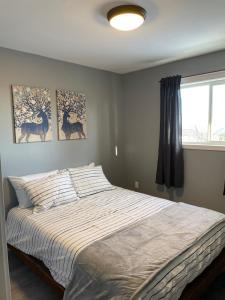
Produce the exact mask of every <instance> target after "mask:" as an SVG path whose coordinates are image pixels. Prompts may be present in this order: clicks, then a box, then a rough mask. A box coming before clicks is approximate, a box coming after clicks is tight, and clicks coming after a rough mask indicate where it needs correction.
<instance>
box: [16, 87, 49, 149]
mask: <svg viewBox="0 0 225 300" xmlns="http://www.w3.org/2000/svg"><path fill="white" fill-rule="evenodd" d="M13 101H14V118H15V134H16V142H17V143H24V142H27V143H28V142H37V141H41V142H45V141H46V140H50V139H51V102H50V92H49V90H48V89H46V88H31V87H27V86H23V85H16V86H13Z"/></svg>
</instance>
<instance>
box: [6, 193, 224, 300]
mask: <svg viewBox="0 0 225 300" xmlns="http://www.w3.org/2000/svg"><path fill="white" fill-rule="evenodd" d="M176 205H177V204H175V203H173V202H171V201H168V200H163V199H159V198H155V197H151V196H148V195H144V194H139V193H135V192H132V191H128V190H124V189H121V188H116V189H115V190H111V191H105V192H101V193H98V194H95V195H91V196H88V197H86V198H82V199H80V200H77V201H75V202H73V203H69V204H66V205H63V206H59V207H55V208H52V209H50V210H49V211H46V212H42V213H40V214H32V210H31V209H19V208H13V209H12V210H10V212H9V214H8V218H7V238H8V243H9V244H11V245H13V246H15V247H16V248H18V249H20V250H21V251H23V252H25V253H27V254H30V255H33V256H35V257H37V258H38V259H40V260H42V261H43V262H44V264H45V265H46V266H47V267H48V268H49V270H50V272H51V274H52V276H53V278H54V279H55V280H56V281H57V282H58V283H60V284H61V285H63V286H64V287H66V288H67V287H68V286H70V291H71V290H72V289H71V283H72V282H73V281H74V278H75V277H76V269H77V263H78V261H79V258H80V257H82V255H83V253H84V254H85V251H86V250H88V249H90V248H91V247H92V246H93V245H97V244H98V242H100V241H104V240H105V239H107V237H110V236H112V237H116V236H117V235H118V236H119V233H121V232H123V231H124V230H127V229H128V228H134V226H136V225H138V224H142V223H143V222H145V220H147V221H148V222H150V223H151V218H152V220H153V218H157V216H160V214H161V212H163V211H166V210H167V209H170V211H171V210H172V209H173V207H176ZM205 211H207V212H208V210H204V209H202V213H203V212H205ZM209 212H210V211H209ZM210 213H212V215H213V216H215V219H218V220H219V221H218V226H217V227H216V228H214V229H213V230H216V231H215V232H213V231H210V232H207V235H205V237H206V239H205V241H204V240H201V244H199V243H196V244H195V245H193V247H192V248H190V251H192V252H193V251H194V250H193V249H194V248H195V247H197V249H198V251H200V252H196V251H194V252H193V253H192V252H190V253H186V255H187V254H190V255H188V256H187V259H186V260H185V264H184V260H181V261H180V264H177V263H175V262H173V264H172V265H173V266H174V267H173V268H171V270H169V272H168V269H167V273H166V274H167V276H164V277H162V278H163V280H161V279H162V278H161V277H160V276H161V275H160V274H164V272H165V269H166V268H163V269H162V271H161V272H158V273H157V276H156V278H155V280H158V281H154V282H155V287H154V288H153V289H151V290H148V286H149V285H147V287H145V288H144V292H143V290H140V291H136V292H137V294H138V299H178V298H177V297H178V295H180V292H181V291H182V289H183V288H184V287H185V285H186V284H187V283H188V282H190V280H193V279H194V278H195V277H196V276H197V275H199V274H200V273H201V272H202V271H203V270H204V268H205V267H206V266H207V265H208V264H209V263H210V262H211V261H212V260H213V259H214V258H215V257H216V256H217V255H218V254H219V253H220V251H221V250H222V249H223V247H224V236H223V235H224V232H225V229H224V224H223V223H222V221H223V220H224V216H223V215H222V214H219V213H215V212H210ZM210 213H209V215H210ZM150 223H149V224H150ZM131 232H132V230H131ZM199 234H200V233H199ZM201 234H202V233H201ZM204 249H208V250H207V251H205V252H204V251H203V250H204ZM117 250H118V249H117ZM86 253H87V251H86ZM196 253H198V255H196ZM202 253H206V255H203V254H202ZM191 254H193V255H194V260H193V255H191ZM200 254H201V255H200ZM101 258H102V260H103V261H104V259H105V262H107V259H108V258H107V252H106V255H105V256H104V257H102V256H101ZM179 259H180V257H179ZM190 263H191V264H190ZM188 266H189V267H190V266H192V272H191V273H190V274H188V275H187V272H188V269H187V267H188ZM170 267H171V266H170ZM174 272H175V273H174ZM174 274H175V275H174ZM145 275H146V274H145ZM181 277H182V278H185V280H184V282H183V283H182V286H179V292H178V291H177V289H176V282H179V281H180V278H181ZM159 278H160V280H159ZM171 278H173V280H171ZM168 283H169V284H170V291H169V292H168V291H167V289H168ZM171 285H172V287H171ZM78 289H80V290H82V289H84V287H83V286H80V287H78ZM67 290H68V288H67V289H66V294H67ZM163 290H165V293H162V291H163ZM158 291H161V292H160V294H159V293H158ZM76 293H77V290H76V291H75V293H74V295H75V294H76ZM152 294H155V295H157V296H155V297H152V296H151V297H150V296H148V295H152ZM158 296H159V297H158ZM67 299H81V298H79V297H72V298H71V297H70V298H67ZM82 299H83V298H82ZM84 299H85V298H84ZM86 299H97V296H96V297H95V296H94V294H93V296H91V298H86ZM98 299H112V298H111V297H105V298H104V297H103V298H98ZM113 299H114V298H113ZM115 299H125V298H124V297H122V298H119V297H117V298H115Z"/></svg>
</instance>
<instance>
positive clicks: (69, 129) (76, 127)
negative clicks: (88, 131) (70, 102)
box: [62, 110, 86, 140]
mask: <svg viewBox="0 0 225 300" xmlns="http://www.w3.org/2000/svg"><path fill="white" fill-rule="evenodd" d="M69 118H70V112H69V111H67V110H65V111H64V113H63V123H62V131H63V132H64V134H65V137H66V139H67V140H70V138H71V135H72V134H73V133H77V134H78V136H79V139H82V137H83V138H85V137H86V136H85V133H84V130H83V124H82V123H81V122H79V121H78V122H74V123H70V122H69Z"/></svg>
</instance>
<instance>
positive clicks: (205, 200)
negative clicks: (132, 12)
mask: <svg viewBox="0 0 225 300" xmlns="http://www.w3.org/2000/svg"><path fill="white" fill-rule="evenodd" d="M221 69H225V51H224V52H217V53H214V54H209V55H204V56H200V57H196V58H192V59H187V60H182V61H178V62H175V63H170V64H167V65H164V66H159V67H155V68H151V69H146V70H142V71H138V72H134V73H130V74H127V75H125V76H124V77H123V92H124V96H123V100H124V103H123V105H124V107H123V111H124V114H123V121H124V123H123V124H124V141H123V142H124V143H123V145H124V157H125V159H126V160H125V166H126V176H125V178H126V186H127V187H129V188H133V182H134V180H138V181H140V191H142V192H146V193H149V194H153V195H156V196H160V197H165V198H170V199H174V200H177V201H184V202H187V203H192V204H195V205H200V206H204V207H207V208H212V209H215V210H219V211H221V212H224V213H225V197H224V196H222V191H223V184H224V179H225V152H217V151H200V150H185V151H184V159H185V183H184V189H181V190H178V191H176V192H175V191H174V190H173V189H170V190H169V191H167V190H164V189H163V188H159V187H157V185H156V184H155V173H156V165H157V151H158V141H159V119H160V87H159V83H158V81H159V80H160V79H161V78H162V77H166V76H171V75H176V74H181V75H183V76H188V75H193V74H199V73H202V72H210V71H216V70H221Z"/></svg>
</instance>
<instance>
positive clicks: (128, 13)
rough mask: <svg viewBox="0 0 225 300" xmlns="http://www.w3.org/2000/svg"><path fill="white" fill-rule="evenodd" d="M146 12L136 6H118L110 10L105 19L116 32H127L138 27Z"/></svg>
mask: <svg viewBox="0 0 225 300" xmlns="http://www.w3.org/2000/svg"><path fill="white" fill-rule="evenodd" d="M145 17H146V10H145V9H144V8H143V7H141V6H138V5H120V6H117V7H114V8H112V9H111V10H110V11H109V12H108V14H107V19H108V21H109V23H110V25H111V26H112V27H114V28H115V29H117V30H122V31H129V30H134V29H136V28H138V27H140V26H141V25H142V24H143V23H144V20H145Z"/></svg>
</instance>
